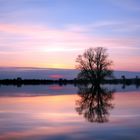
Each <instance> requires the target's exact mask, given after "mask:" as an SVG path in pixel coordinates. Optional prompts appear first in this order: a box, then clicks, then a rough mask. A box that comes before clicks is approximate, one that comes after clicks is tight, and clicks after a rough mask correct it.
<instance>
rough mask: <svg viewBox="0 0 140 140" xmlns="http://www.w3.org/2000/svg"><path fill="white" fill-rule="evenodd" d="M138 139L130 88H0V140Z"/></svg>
mask: <svg viewBox="0 0 140 140" xmlns="http://www.w3.org/2000/svg"><path fill="white" fill-rule="evenodd" d="M18 139H19V140H139V139H140V89H139V88H136V87H135V86H129V87H125V88H124V87H122V86H121V85H118V86H115V85H114V86H110V87H109V88H107V87H94V86H88V87H86V86H79V87H74V86H72V85H68V86H58V85H49V86H23V87H14V86H1V87H0V140H18Z"/></svg>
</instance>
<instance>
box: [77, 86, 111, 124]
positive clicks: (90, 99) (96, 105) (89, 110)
mask: <svg viewBox="0 0 140 140" xmlns="http://www.w3.org/2000/svg"><path fill="white" fill-rule="evenodd" d="M112 93H113V90H108V89H107V88H101V87H100V85H82V86H79V91H78V95H79V96H80V99H79V100H77V102H76V111H77V112H78V113H79V115H83V116H84V117H85V118H86V119H87V120H88V121H89V122H106V121H108V115H109V110H110V109H112V108H113V105H112V103H111V100H112V99H113V96H112Z"/></svg>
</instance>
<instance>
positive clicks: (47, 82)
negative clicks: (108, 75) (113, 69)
mask: <svg viewBox="0 0 140 140" xmlns="http://www.w3.org/2000/svg"><path fill="white" fill-rule="evenodd" d="M88 83H90V81H87V80H78V79H72V80H67V79H58V80H49V79H22V78H16V79H2V80H0V85H16V86H22V85H50V84H59V85H67V84H74V85H78V84H88ZM101 84H123V85H132V84H133V85H138V86H139V85H140V78H132V79H106V80H103V81H102V82H101Z"/></svg>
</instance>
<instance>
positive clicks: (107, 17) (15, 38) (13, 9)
mask: <svg viewBox="0 0 140 140" xmlns="http://www.w3.org/2000/svg"><path fill="white" fill-rule="evenodd" d="M97 46H102V47H106V48H107V49H108V53H109V56H110V59H112V60H113V62H114V64H113V68H114V69H115V70H127V71H140V0H0V67H40V68H75V65H76V63H75V59H76V57H77V55H78V54H81V53H83V52H84V50H85V49H87V48H89V47H97Z"/></svg>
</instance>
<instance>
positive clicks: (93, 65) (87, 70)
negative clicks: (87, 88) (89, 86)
mask: <svg viewBox="0 0 140 140" xmlns="http://www.w3.org/2000/svg"><path fill="white" fill-rule="evenodd" d="M106 51H107V50H106V49H105V48H103V47H97V48H89V49H87V50H85V52H84V53H83V54H82V55H78V57H77V59H76V62H77V63H78V65H77V69H79V70H80V73H79V74H78V77H77V78H78V79H84V80H90V81H91V82H92V83H95V82H97V81H98V82H99V83H100V82H101V80H103V79H104V78H106V77H110V76H112V72H113V71H112V70H111V67H110V66H111V65H112V61H111V60H109V59H108V54H107V52H106Z"/></svg>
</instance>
